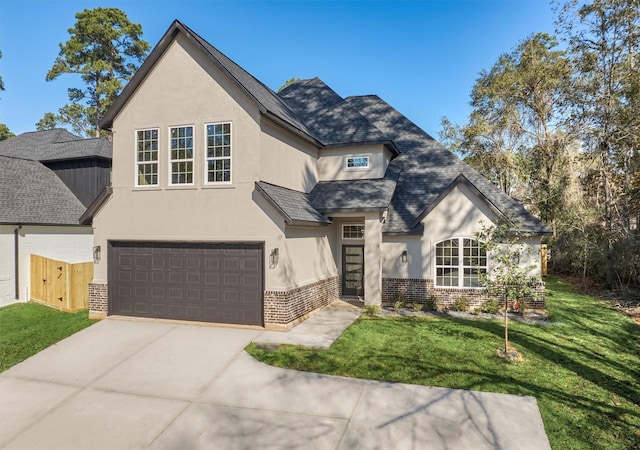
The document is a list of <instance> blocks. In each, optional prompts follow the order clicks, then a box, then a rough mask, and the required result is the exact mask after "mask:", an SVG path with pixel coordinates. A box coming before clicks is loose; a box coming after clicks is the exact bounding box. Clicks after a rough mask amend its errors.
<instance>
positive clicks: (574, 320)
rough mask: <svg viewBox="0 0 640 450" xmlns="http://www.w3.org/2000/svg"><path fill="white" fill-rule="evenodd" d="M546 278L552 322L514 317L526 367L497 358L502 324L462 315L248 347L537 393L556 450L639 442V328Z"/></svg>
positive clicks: (298, 365)
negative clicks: (323, 344)
mask: <svg viewBox="0 0 640 450" xmlns="http://www.w3.org/2000/svg"><path fill="white" fill-rule="evenodd" d="M546 281H547V304H548V308H549V310H550V313H551V317H552V319H553V322H552V323H551V324H548V325H544V326H540V325H528V324H522V323H515V322H513V321H511V322H510V335H509V337H510V341H511V344H512V345H513V346H514V347H515V348H517V349H518V350H519V351H520V352H521V353H522V354H523V356H524V357H525V361H524V362H523V363H520V364H513V363H508V362H506V361H504V360H503V359H500V358H498V357H497V356H496V350H497V349H498V348H500V347H501V345H503V343H504V341H503V339H504V338H503V336H504V330H503V327H502V323H501V322H500V321H488V320H461V319H454V318H415V317H402V318H381V317H362V318H361V319H359V320H358V321H357V322H355V323H354V324H353V325H352V326H351V327H349V328H348V329H347V330H346V331H345V333H344V334H343V335H342V337H341V338H340V339H338V340H337V341H336V342H335V343H334V345H333V346H332V347H331V348H329V349H327V350H317V349H305V348H303V347H295V346H281V347H280V349H279V350H277V351H268V350H260V349H257V348H256V347H255V346H254V345H253V344H252V345H251V346H249V347H248V348H247V350H248V351H249V352H250V353H251V354H252V355H253V356H255V357H256V358H257V359H259V360H261V361H264V362H266V363H269V364H273V365H276V366H279V367H286V368H291V369H298V370H304V371H312V372H320V373H326V374H334V375H342V376H349V377H357V378H368V379H373V380H382V381H390V382H400V383H413V384H423V385H429V386H442V387H449V388H459V389H471V390H479V391H489V392H502V393H508V394H516V395H531V396H534V397H536V399H537V400H538V405H539V407H540V412H541V414H542V418H543V421H544V426H545V430H546V432H547V435H548V437H549V441H550V442H551V446H552V448H553V449H607V450H610V449H638V448H640V327H639V326H638V325H636V324H635V323H634V322H632V321H631V320H630V319H629V318H627V317H626V316H625V315H623V314H621V313H619V312H618V311H616V310H615V309H613V308H611V307H610V306H608V305H607V304H605V303H603V302H601V301H599V300H597V299H594V298H592V297H589V296H587V295H582V294H579V293H577V292H575V291H573V290H572V289H571V287H570V286H569V284H568V283H566V282H564V281H562V280H561V279H558V278H554V277H549V278H548V279H547V280H546ZM514 420H517V418H514Z"/></svg>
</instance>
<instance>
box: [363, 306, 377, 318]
mask: <svg viewBox="0 0 640 450" xmlns="http://www.w3.org/2000/svg"><path fill="white" fill-rule="evenodd" d="M378 311H380V307H379V306H378V305H365V307H364V312H365V314H367V315H369V316H375V315H376V314H378Z"/></svg>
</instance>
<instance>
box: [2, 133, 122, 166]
mask: <svg viewBox="0 0 640 450" xmlns="http://www.w3.org/2000/svg"><path fill="white" fill-rule="evenodd" d="M111 148H112V146H111V142H109V141H108V140H107V139H105V138H94V139H83V138H80V137H78V136H75V135H73V134H71V133H69V132H68V131H67V130H65V129H62V128H56V129H53V130H46V131H32V132H28V133H22V134H19V135H18V136H15V137H12V138H10V139H6V140H4V141H0V155H2V156H13V157H16V158H23V159H31V160H34V161H42V162H44V161H59V160H68V159H80V158H104V159H111Z"/></svg>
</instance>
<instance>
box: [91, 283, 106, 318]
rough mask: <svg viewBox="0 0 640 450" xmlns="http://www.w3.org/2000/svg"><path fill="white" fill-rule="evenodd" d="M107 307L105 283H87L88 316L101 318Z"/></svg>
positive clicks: (104, 315)
mask: <svg viewBox="0 0 640 450" xmlns="http://www.w3.org/2000/svg"><path fill="white" fill-rule="evenodd" d="M108 308H109V289H108V288H107V283H89V316H90V317H91V318H103V317H106V316H107V311H108Z"/></svg>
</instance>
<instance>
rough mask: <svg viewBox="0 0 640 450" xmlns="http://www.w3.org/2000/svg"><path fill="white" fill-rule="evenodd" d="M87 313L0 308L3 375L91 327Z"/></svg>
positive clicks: (26, 305)
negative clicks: (48, 348)
mask: <svg viewBox="0 0 640 450" xmlns="http://www.w3.org/2000/svg"><path fill="white" fill-rule="evenodd" d="M88 316H89V313H88V311H80V312H77V313H74V314H70V313H63V312H60V311H57V310H55V309H51V308H48V307H46V306H42V305H37V304H34V303H17V304H15V305H10V306H5V307H3V308H0V372H2V371H5V370H7V369H8V368H9V367H11V366H13V365H15V364H18V363H19V362H21V361H24V360H25V359H27V358H28V357H30V356H32V355H35V354H36V353H38V352H39V351H41V350H43V349H45V348H47V347H49V346H50V345H52V344H55V343H56V342H58V341H60V340H62V339H64V338H66V337H67V336H71V335H72V334H74V333H76V332H78V331H80V330H82V329H83V328H86V327H88V326H89V325H91V324H92V323H94V322H95V321H94V320H89V318H88Z"/></svg>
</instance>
